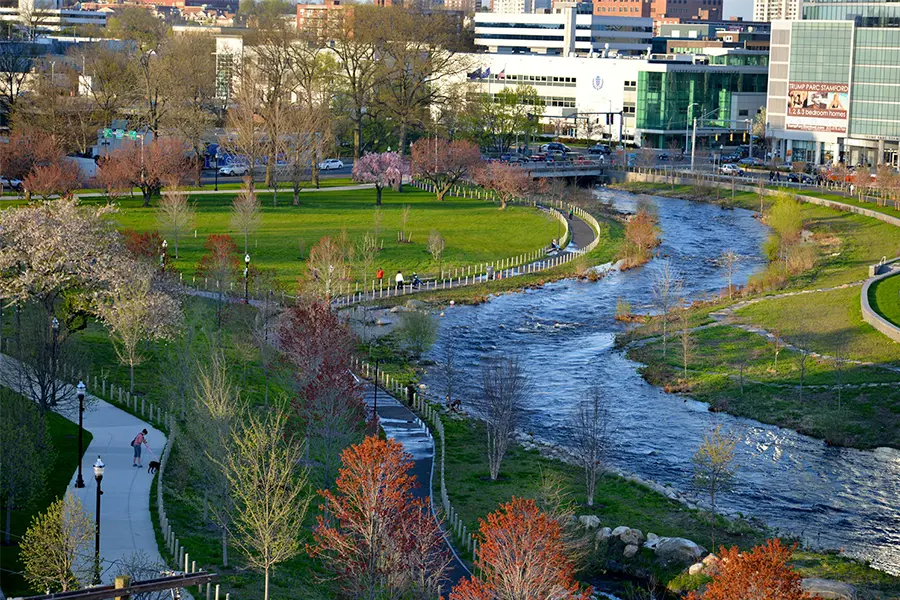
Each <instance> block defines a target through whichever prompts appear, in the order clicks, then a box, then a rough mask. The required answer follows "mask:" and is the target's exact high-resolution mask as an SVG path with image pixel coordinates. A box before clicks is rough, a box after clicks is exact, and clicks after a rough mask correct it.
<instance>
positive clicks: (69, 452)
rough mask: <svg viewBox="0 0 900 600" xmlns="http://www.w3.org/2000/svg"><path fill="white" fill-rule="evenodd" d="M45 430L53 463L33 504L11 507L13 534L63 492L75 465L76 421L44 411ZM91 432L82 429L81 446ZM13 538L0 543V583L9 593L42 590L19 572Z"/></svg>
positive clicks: (19, 533) (18, 533) (18, 534)
mask: <svg viewBox="0 0 900 600" xmlns="http://www.w3.org/2000/svg"><path fill="white" fill-rule="evenodd" d="M47 434H48V436H49V439H50V442H51V444H52V447H53V451H52V456H53V463H52V465H51V467H50V471H49V473H48V474H47V483H46V486H45V491H44V493H43V494H42V495H41V496H40V497H39V498H38V499H37V500H36V501H35V503H34V505H33V506H31V507H29V508H27V509H23V510H14V511H13V513H12V528H11V529H12V534H13V536H15V538H20V537H21V536H23V535H25V530H26V529H28V526H29V525H30V524H31V519H32V517H33V516H35V515H37V514H38V513H40V512H42V511H44V510H46V508H47V507H48V506H49V505H50V503H51V502H53V501H54V500H56V499H57V498H58V497H60V496H62V495H63V494H65V493H66V489H67V488H68V485H69V481H71V480H72V474H73V473H74V472H75V468H76V466H77V465H75V464H74V461H73V459H72V456H73V454H75V452H73V448H76V447H77V444H78V441H77V436H78V425H76V424H75V423H72V422H71V421H69V420H68V419H66V418H65V417H61V416H60V415H57V414H56V413H49V414H48V415H47ZM92 439H93V436H92V435H91V434H90V432H88V431H85V432H84V435H83V440H82V443H83V444H84V449H85V450H86V449H87V447H88V446H89V445H90V444H91V440H92ZM0 515H2V518H3V519H4V523H5V522H6V506H5V504H4V506H3V507H2V511H0ZM15 538H14V541H13V545H12V546H0V565H2V567H3V568H2V569H0V587H2V588H3V591H4V592H5V593H6V595H7V596H9V597H15V596H19V595H22V596H25V595H30V594H39V593H42V591H41V590H32V589H30V588H29V587H28V585H27V584H26V583H25V579H24V577H22V576H21V575H19V573H20V572H21V571H22V564H21V563H20V562H19V547H18V545H16V542H15Z"/></svg>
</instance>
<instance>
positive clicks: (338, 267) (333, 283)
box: [306, 236, 347, 299]
mask: <svg viewBox="0 0 900 600" xmlns="http://www.w3.org/2000/svg"><path fill="white" fill-rule="evenodd" d="M306 268H307V269H308V271H309V275H310V279H309V285H310V286H311V288H312V290H313V292H314V293H315V294H316V295H317V296H319V297H320V298H325V299H330V298H332V297H334V296H335V295H336V294H338V293H339V292H340V288H339V287H338V286H339V284H340V282H341V281H343V280H344V279H345V278H346V276H347V263H346V251H345V249H344V248H343V247H342V246H341V243H340V240H339V239H338V238H333V237H331V236H325V237H323V238H322V239H320V240H319V241H318V242H316V245H315V246H313V247H312V248H311V249H310V251H309V258H308V259H307V261H306Z"/></svg>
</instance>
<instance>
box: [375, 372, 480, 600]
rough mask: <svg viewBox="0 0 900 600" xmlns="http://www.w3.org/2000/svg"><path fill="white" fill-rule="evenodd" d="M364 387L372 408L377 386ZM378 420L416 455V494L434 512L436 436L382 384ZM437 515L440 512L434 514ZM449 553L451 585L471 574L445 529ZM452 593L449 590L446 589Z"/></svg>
mask: <svg viewBox="0 0 900 600" xmlns="http://www.w3.org/2000/svg"><path fill="white" fill-rule="evenodd" d="M357 380H358V381H360V382H361V384H362V389H363V399H364V401H365V403H366V407H368V408H370V409H372V408H374V407H375V400H376V398H375V385H374V384H373V383H371V382H369V381H366V380H363V379H360V378H358V377H357ZM377 400H378V407H377V413H378V420H379V421H380V424H381V427H382V428H383V429H384V432H385V435H387V436H388V437H389V438H393V439H395V440H397V441H398V442H400V443H401V444H403V448H404V450H406V451H407V452H409V453H410V454H411V455H412V458H413V474H414V475H415V476H416V479H418V481H419V487H417V488H416V489H415V490H414V493H415V495H416V496H417V497H419V498H429V499H430V500H431V508H432V512H434V506H435V504H434V498H433V497H432V488H433V486H432V476H433V475H434V439H433V438H432V437H431V435H430V434H429V432H428V428H427V427H426V426H425V424H424V423H422V421H421V420H420V419H419V417H417V416H416V415H415V413H413V412H412V411H411V410H410V409H409V408H407V407H406V405H404V404H403V403H402V402H400V401H399V400H397V399H396V398H394V397H393V396H391V395H390V394H388V393H387V392H385V391H384V390H383V389H382V388H381V387H379V388H378V398H377ZM435 518H437V515H436V514H435ZM444 537H445V540H446V542H447V546H448V548H450V552H451V553H452V554H453V561H452V562H451V563H450V568H449V573H448V576H449V579H450V582H449V583H450V587H452V586H455V585H456V584H457V583H459V581H460V579H462V578H463V577H468V576H469V575H471V573H470V572H469V569H468V568H466V566H465V564H463V562H462V561H461V560H460V558H459V556H458V555H457V554H456V551H455V550H454V548H453V545H452V544H451V543H450V540H449V538H447V534H446V530H445V533H444ZM447 591H448V592H449V589H448V590H447Z"/></svg>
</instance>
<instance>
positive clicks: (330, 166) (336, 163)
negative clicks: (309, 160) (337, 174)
mask: <svg viewBox="0 0 900 600" xmlns="http://www.w3.org/2000/svg"><path fill="white" fill-rule="evenodd" d="M343 168H344V161H342V160H341V159H339V158H328V159H325V160H323V161H322V162H320V163H319V169H321V170H323V171H332V170H335V169H343Z"/></svg>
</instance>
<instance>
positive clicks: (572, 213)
mask: <svg viewBox="0 0 900 600" xmlns="http://www.w3.org/2000/svg"><path fill="white" fill-rule="evenodd" d="M574 216H575V209H574V208H570V209H569V220H570V221H571V220H572V217H574Z"/></svg>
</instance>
